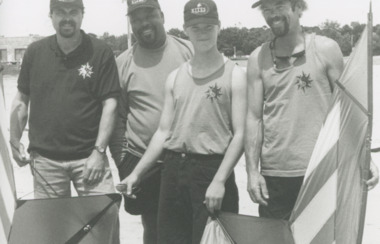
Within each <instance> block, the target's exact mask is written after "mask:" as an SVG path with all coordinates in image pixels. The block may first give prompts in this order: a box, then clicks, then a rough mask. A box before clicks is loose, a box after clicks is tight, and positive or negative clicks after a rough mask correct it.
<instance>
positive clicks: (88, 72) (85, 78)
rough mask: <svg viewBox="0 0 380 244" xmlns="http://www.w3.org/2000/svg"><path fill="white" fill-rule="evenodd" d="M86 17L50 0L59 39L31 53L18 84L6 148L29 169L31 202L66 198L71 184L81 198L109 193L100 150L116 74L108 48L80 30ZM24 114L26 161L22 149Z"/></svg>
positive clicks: (74, 3) (63, 0)
mask: <svg viewBox="0 0 380 244" xmlns="http://www.w3.org/2000/svg"><path fill="white" fill-rule="evenodd" d="M83 14H84V6H83V3H82V0H51V1H50V18H51V20H52V23H53V26H54V29H55V30H56V34H55V35H53V36H50V37H47V38H44V39H42V40H40V41H37V42H34V43H32V44H31V45H30V46H29V47H28V49H27V51H26V53H25V56H24V59H23V63H22V67H21V71H20V75H19V78H18V93H17V95H16V97H15V99H14V101H13V105H12V112H11V122H10V125H11V127H10V134H11V138H10V143H11V147H12V153H13V158H14V159H15V160H16V162H17V163H18V165H20V166H24V165H26V164H28V162H31V167H32V172H33V173H34V190H35V198H53V197H68V196H70V195H71V192H70V182H73V184H74V187H75V189H76V191H77V192H78V195H80V196H86V195H94V194H104V193H112V192H114V185H113V180H112V174H111V171H110V168H109V164H108V159H107V155H106V154H105V149H106V147H107V145H108V141H109V138H110V136H111V134H112V130H113V127H114V126H113V125H114V120H115V114H116V107H117V97H118V96H119V92H120V86H119V80H118V73H117V67H116V62H115V58H114V55H113V52H112V51H111V49H110V48H109V47H108V46H107V45H106V44H105V43H103V42H101V41H99V40H97V39H95V38H93V37H90V36H89V35H87V34H86V33H85V32H84V31H82V30H81V29H80V28H81V24H82V19H83ZM29 104H30V106H29ZM29 107H30V112H29V113H28V108H29ZM28 114H30V117H29V140H30V144H29V148H28V152H29V153H30V160H29V159H28V157H27V156H26V153H25V151H24V146H23V145H22V144H21V143H20V139H21V137H22V133H23V131H24V129H25V126H26V123H27V120H28Z"/></svg>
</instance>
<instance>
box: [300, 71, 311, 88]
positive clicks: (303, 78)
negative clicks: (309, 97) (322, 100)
mask: <svg viewBox="0 0 380 244" xmlns="http://www.w3.org/2000/svg"><path fill="white" fill-rule="evenodd" d="M296 78H297V82H296V85H297V86H298V90H299V89H301V90H303V92H305V91H306V89H307V88H311V82H313V80H312V79H311V78H310V74H308V75H306V74H305V73H304V72H303V71H302V75H299V76H297V77H296Z"/></svg>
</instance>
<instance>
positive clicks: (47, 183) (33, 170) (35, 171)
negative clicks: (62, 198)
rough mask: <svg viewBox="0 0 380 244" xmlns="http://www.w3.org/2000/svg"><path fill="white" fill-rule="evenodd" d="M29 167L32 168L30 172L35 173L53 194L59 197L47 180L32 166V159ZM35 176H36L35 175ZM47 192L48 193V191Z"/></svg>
mask: <svg viewBox="0 0 380 244" xmlns="http://www.w3.org/2000/svg"><path fill="white" fill-rule="evenodd" d="M30 168H31V169H32V172H34V173H37V174H38V176H39V177H41V179H42V180H43V181H44V182H45V183H46V185H47V186H48V187H49V188H50V189H51V190H52V191H53V192H54V194H55V195H56V196H57V197H59V194H58V193H57V192H56V191H55V190H54V188H53V187H52V186H51V185H50V184H49V182H47V180H46V179H45V178H44V177H43V176H42V175H41V173H40V172H39V171H38V170H37V169H36V167H34V159H33V160H32V162H31V163H30ZM35 177H36V176H35ZM48 194H49V193H48Z"/></svg>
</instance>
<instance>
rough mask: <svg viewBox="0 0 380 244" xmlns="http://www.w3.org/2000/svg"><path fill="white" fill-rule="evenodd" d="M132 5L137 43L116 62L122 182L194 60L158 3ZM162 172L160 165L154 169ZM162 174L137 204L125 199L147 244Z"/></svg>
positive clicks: (152, 237)
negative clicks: (172, 87) (174, 82)
mask: <svg viewBox="0 0 380 244" xmlns="http://www.w3.org/2000/svg"><path fill="white" fill-rule="evenodd" d="M127 4H128V17H129V20H130V23H131V26H132V30H133V33H134V35H135V37H136V40H137V42H136V43H135V44H134V45H133V46H132V47H131V48H129V49H128V50H127V51H125V52H124V53H122V54H121V55H120V56H119V57H118V58H117V60H116V62H117V66H118V70H119V76H120V82H121V87H122V92H121V96H120V100H119V115H120V116H119V119H118V121H117V126H116V129H115V131H114V135H113V137H112V140H111V143H110V149H111V152H112V156H113V158H114V160H115V162H116V164H117V167H118V170H119V175H120V179H121V180H123V179H124V178H126V177H127V176H128V174H129V173H130V172H131V167H134V166H135V165H136V164H137V163H138V162H139V161H140V159H141V157H142V155H143V154H144V152H145V150H146V149H147V146H148V144H149V142H150V140H151V138H152V136H153V134H154V132H155V131H156V130H157V127H158V123H159V121H160V116H161V112H162V107H163V103H164V93H165V91H164V89H165V82H166V79H167V77H168V75H169V74H170V72H172V71H173V70H174V69H176V68H178V67H179V66H180V65H181V64H182V63H184V62H186V61H187V60H188V59H190V57H191V56H192V54H193V48H192V45H191V43H190V42H189V41H186V40H183V39H180V38H177V37H174V36H171V35H167V34H166V32H165V28H164V14H163V13H162V11H161V8H160V5H159V3H158V1H157V0H144V1H135V0H128V1H127ZM125 141H126V142H127V145H125V143H124V142H125ZM159 163H160V165H161V164H162V162H159ZM158 168H159V166H158V165H156V168H155V169H158ZM157 171H158V170H156V173H154V174H153V175H152V176H150V177H149V178H148V179H147V180H145V182H144V186H141V185H140V187H141V191H140V193H139V195H138V197H137V198H136V199H130V198H125V199H124V200H125V210H126V211H127V212H129V213H131V214H135V215H137V214H139V215H141V220H142V224H143V227H144V234H143V235H144V237H143V239H144V243H145V244H154V243H157V212H158V197H159V189H160V172H157Z"/></svg>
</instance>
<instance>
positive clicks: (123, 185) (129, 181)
mask: <svg viewBox="0 0 380 244" xmlns="http://www.w3.org/2000/svg"><path fill="white" fill-rule="evenodd" d="M139 183H140V180H139V178H138V177H137V175H136V174H134V173H133V172H132V173H131V174H130V175H128V177H127V178H125V179H124V180H123V181H121V182H120V184H118V185H117V186H116V190H118V191H119V192H120V193H122V194H123V195H125V196H127V197H129V198H132V199H136V195H135V194H134V192H136V189H138V188H137V186H138V184H139Z"/></svg>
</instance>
